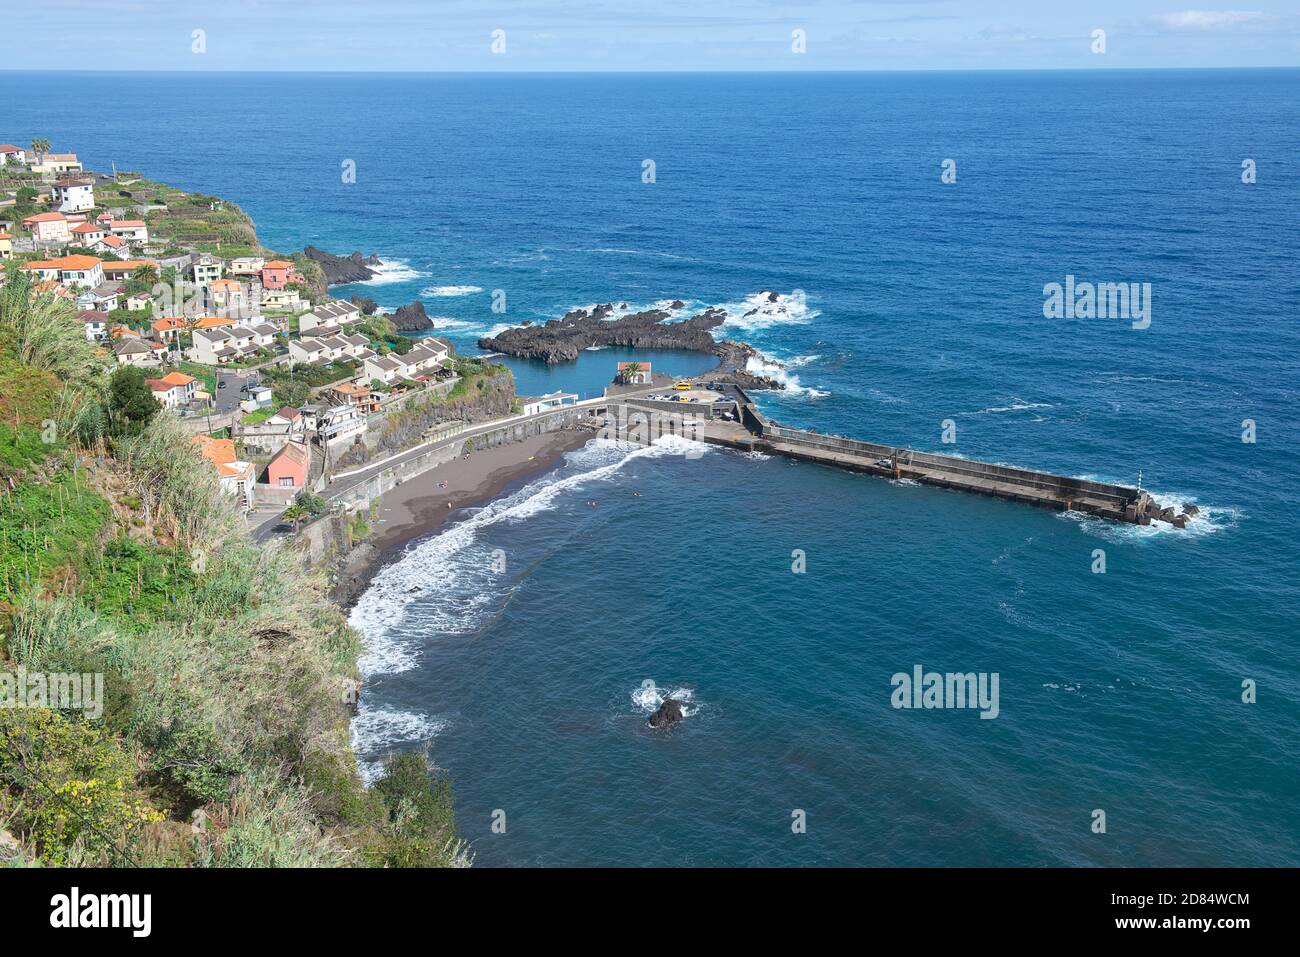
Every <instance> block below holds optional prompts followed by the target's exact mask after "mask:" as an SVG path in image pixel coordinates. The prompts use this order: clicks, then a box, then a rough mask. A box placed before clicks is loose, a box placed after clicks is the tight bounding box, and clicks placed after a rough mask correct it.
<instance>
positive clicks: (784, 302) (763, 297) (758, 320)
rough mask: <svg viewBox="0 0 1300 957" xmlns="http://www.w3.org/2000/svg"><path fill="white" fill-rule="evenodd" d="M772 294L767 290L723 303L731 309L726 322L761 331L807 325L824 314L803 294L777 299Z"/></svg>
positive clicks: (745, 328)
mask: <svg viewBox="0 0 1300 957" xmlns="http://www.w3.org/2000/svg"><path fill="white" fill-rule="evenodd" d="M770 298H771V294H770V293H768V292H767V291H766V290H764V291H762V292H756V293H754V294H753V295H750V296H748V297H746V298H745V299H744V300H742V301H741V302H731V303H723V304H721V305H719V306H718V308H719V309H722V310H723V311H725V312H726V313H727V318H726V319H725V320H724V321H723V323H722V324H723V325H724V326H730V327H732V328H734V329H739V330H742V331H744V332H761V331H763V330H765V329H771V328H773V327H775V326H787V325H806V324H807V323H810V322H812V321H813V320H814V319H816V318H817V317H818V316H820V315H821V310H819V309H813V308H810V307H809V306H808V302H807V299H806V297H804V296H802V295H778V298H777V300H776V302H772V301H770Z"/></svg>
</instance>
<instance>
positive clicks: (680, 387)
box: [673, 382, 691, 392]
mask: <svg viewBox="0 0 1300 957" xmlns="http://www.w3.org/2000/svg"><path fill="white" fill-rule="evenodd" d="M673 388H674V389H676V390H677V391H678V392H686V391H688V390H689V389H690V388H691V384H690V383H689V382H678V383H677V384H676V385H675V386H673Z"/></svg>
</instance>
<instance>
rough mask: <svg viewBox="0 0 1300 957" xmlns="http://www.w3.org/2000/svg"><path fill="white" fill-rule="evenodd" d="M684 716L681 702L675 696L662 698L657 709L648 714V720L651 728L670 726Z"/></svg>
mask: <svg viewBox="0 0 1300 957" xmlns="http://www.w3.org/2000/svg"><path fill="white" fill-rule="evenodd" d="M684 717H686V715H685V713H684V712H683V711H682V703H681V702H680V701H678V700H677V699H676V698H664V701H663V704H661V705H660V706H659V710H658V711H656V712H655V713H654V714H652V715H650V721H649V722H648V723H649V725H650V727H652V728H671V727H672V726H673V725H675V724H677V723H678V722H680V721H681V720H682V718H684Z"/></svg>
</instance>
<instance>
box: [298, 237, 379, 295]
mask: <svg viewBox="0 0 1300 957" xmlns="http://www.w3.org/2000/svg"><path fill="white" fill-rule="evenodd" d="M302 254H303V255H304V256H306V257H307V258H308V259H310V260H311V261H312V262H314V263H316V264H317V265H318V266H320V268H321V272H322V273H324V275H325V283H326V285H329V286H338V285H342V284H343V283H349V282H365V281H366V280H368V279H374V278H375V275H376V273H375V271H374V269H372V268H371V267H372V266H379V265H381V263H380V261H379V257H378V256H376V255H374V254H373V253H372V254H371V255H369V256H363V255H362V254H361V253H359V252H354V253H353V254H352V255H350V256H336V255H334V254H333V253H327V252H326V251H325V250H323V249H317V248H316V247H315V246H307V247H306V248H305V249H303V251H302Z"/></svg>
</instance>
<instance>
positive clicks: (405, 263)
mask: <svg viewBox="0 0 1300 957" xmlns="http://www.w3.org/2000/svg"><path fill="white" fill-rule="evenodd" d="M370 269H371V271H372V272H374V273H375V275H374V276H373V277H372V278H370V279H363V280H362V281H361V282H359V283H357V285H359V286H386V285H389V284H390V283H395V282H411V281H413V280H416V279H423V278H425V277H426V276H428V275H429V273H427V272H423V271H422V270H419V269H416V268H414V267H413V266H412V265H411V261H410V260H409V259H385V260H382V261H381V262H380V264H379V265H378V266H371V267H370Z"/></svg>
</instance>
